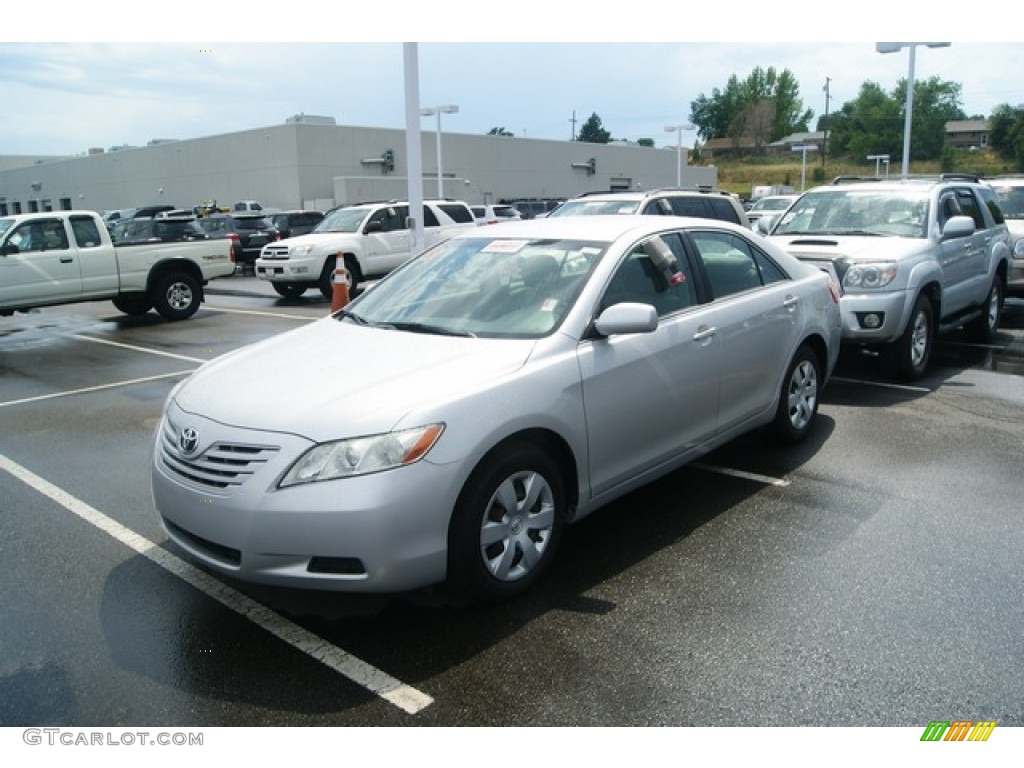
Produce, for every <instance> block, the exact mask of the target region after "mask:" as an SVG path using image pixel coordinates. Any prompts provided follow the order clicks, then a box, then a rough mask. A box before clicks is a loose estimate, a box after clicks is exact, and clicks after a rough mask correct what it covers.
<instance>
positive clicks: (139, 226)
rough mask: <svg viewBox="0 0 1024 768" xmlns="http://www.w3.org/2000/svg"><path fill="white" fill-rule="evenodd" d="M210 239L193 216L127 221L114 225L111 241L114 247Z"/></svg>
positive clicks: (111, 231)
mask: <svg viewBox="0 0 1024 768" xmlns="http://www.w3.org/2000/svg"><path fill="white" fill-rule="evenodd" d="M209 237H210V236H209V235H208V234H206V232H204V231H203V228H202V227H200V226H199V224H198V223H197V222H196V220H195V218H193V217H191V216H190V217H184V216H183V217H180V218H178V217H174V218H172V217H165V218H158V219H125V220H123V221H119V222H117V223H116V224H114V226H113V228H112V229H111V230H110V239H111V240H112V241H113V243H114V245H138V244H139V243H157V242H163V243H172V242H182V241H189V240H208V239H209Z"/></svg>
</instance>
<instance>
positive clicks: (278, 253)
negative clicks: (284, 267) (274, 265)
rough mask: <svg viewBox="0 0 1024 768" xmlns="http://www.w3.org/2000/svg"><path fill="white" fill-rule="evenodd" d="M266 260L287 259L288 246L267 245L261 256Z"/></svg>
mask: <svg viewBox="0 0 1024 768" xmlns="http://www.w3.org/2000/svg"><path fill="white" fill-rule="evenodd" d="M261 255H262V256H263V258H264V259H287V258H288V246H287V245H265V246H263V252H262V254H261Z"/></svg>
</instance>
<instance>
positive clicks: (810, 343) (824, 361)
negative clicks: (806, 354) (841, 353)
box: [801, 335, 828, 376]
mask: <svg viewBox="0 0 1024 768" xmlns="http://www.w3.org/2000/svg"><path fill="white" fill-rule="evenodd" d="M801 346H805V347H810V349H811V351H812V352H813V353H814V356H815V357H817V358H818V366H819V368H820V369H821V373H822V375H823V376H824V375H825V374H826V371H825V368H826V366H827V365H828V344H826V343H825V339H823V338H822V337H821V336H817V335H814V336H808V337H807V338H806V339H804V341H803V344H802V345H801Z"/></svg>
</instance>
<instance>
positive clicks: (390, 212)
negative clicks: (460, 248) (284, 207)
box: [256, 200, 477, 298]
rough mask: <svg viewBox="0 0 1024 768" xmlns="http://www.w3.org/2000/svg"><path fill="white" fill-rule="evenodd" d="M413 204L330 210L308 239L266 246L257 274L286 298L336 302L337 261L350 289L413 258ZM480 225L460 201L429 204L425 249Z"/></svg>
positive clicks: (302, 237)
mask: <svg viewBox="0 0 1024 768" xmlns="http://www.w3.org/2000/svg"><path fill="white" fill-rule="evenodd" d="M408 220H409V204H408V203H407V202H402V201H395V200H392V201H388V202H378V203H358V204H356V205H343V206H340V207H338V208H334V209H332V210H330V211H328V212H327V214H326V215H325V216H324V219H323V221H321V222H320V224H318V225H317V227H316V229H314V230H313V231H312V232H310V233H309V234H308V235H300V236H299V237H290V238H288V239H287V240H279V241H278V242H276V243H270V244H269V245H266V246H264V248H263V250H262V252H261V253H260V257H259V258H258V259H257V260H256V276H257V277H258V278H260V279H261V280H267V281H269V282H270V283H271V284H273V286H274V290H276V291H277V292H278V293H279V294H280V295H282V296H285V297H295V296H301V295H302V294H303V293H305V291H306V289H307V288H319V289H320V291H321V293H323V295H324V297H325V298H330V297H331V295H332V293H333V291H334V286H333V284H332V278H333V275H334V270H335V267H336V265H337V263H338V262H337V259H338V258H341V259H343V260H344V266H345V269H346V270H347V271H348V277H349V290H351V291H354V290H355V288H356V286H357V285H358V284H359V283H360V282H361V281H362V280H364V279H365V278H367V277H371V276H381V275H385V274H387V273H388V272H390V271H391V270H393V269H394V268H395V267H398V266H401V265H402V264H403V263H405V262H406V261H408V259H409V258H410V255H411V254H410V242H409V241H410V233H409V224H408ZM475 226H477V223H476V219H475V218H474V216H473V212H472V211H471V210H470V209H469V206H468V205H466V204H465V203H463V202H459V201H456V200H425V201H424V202H423V232H424V248H427V247H430V246H432V245H434V244H435V243H437V242H440V241H441V240H445V239H447V238H449V237H451V236H452V235H453V234H455V233H456V232H457V231H459V230H461V229H466V228H472V227H475Z"/></svg>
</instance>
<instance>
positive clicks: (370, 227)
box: [363, 221, 384, 235]
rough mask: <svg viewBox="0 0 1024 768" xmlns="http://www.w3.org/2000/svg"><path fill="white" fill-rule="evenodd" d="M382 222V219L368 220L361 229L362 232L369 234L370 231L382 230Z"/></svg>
mask: <svg viewBox="0 0 1024 768" xmlns="http://www.w3.org/2000/svg"><path fill="white" fill-rule="evenodd" d="M383 231H384V222H383V221H368V222H367V223H366V227H365V228H364V229H363V234H367V235H368V234H370V233H371V232H383Z"/></svg>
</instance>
